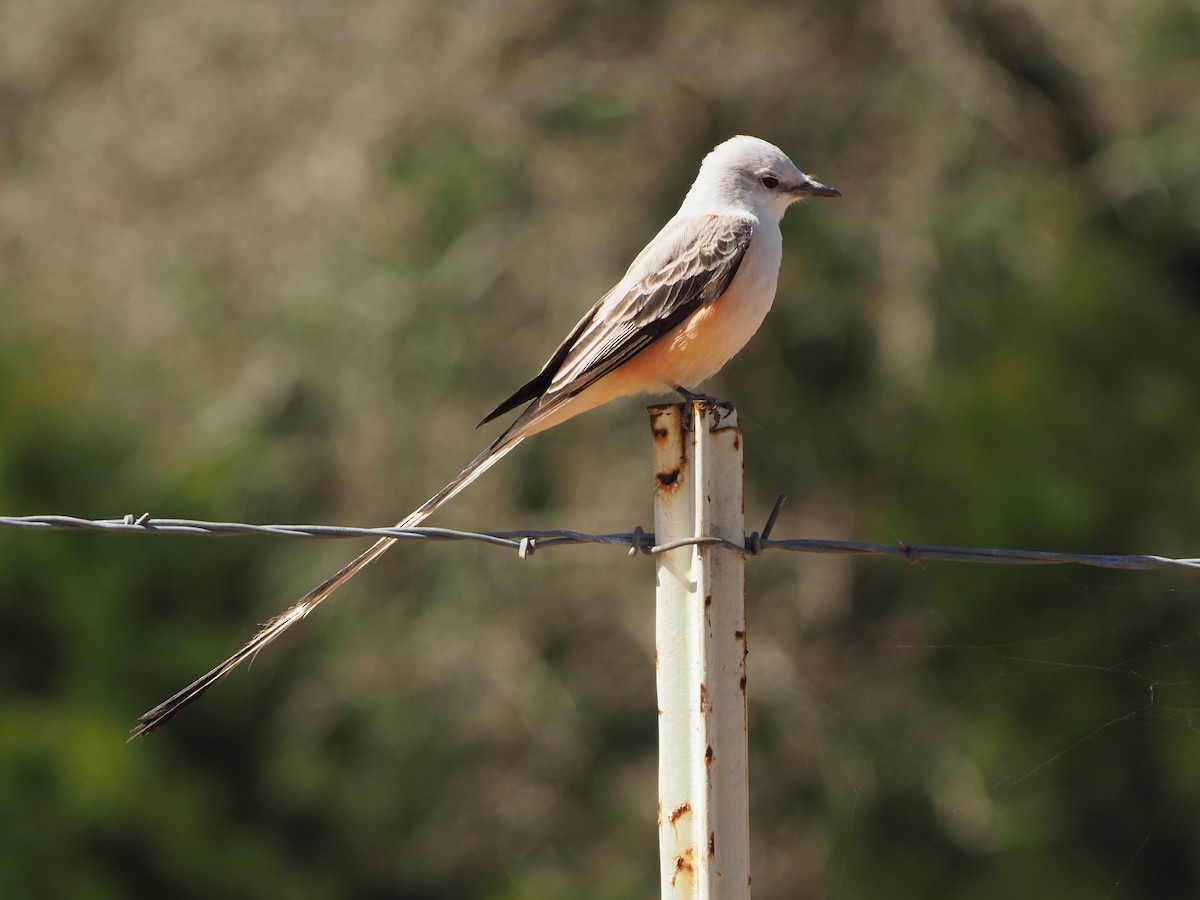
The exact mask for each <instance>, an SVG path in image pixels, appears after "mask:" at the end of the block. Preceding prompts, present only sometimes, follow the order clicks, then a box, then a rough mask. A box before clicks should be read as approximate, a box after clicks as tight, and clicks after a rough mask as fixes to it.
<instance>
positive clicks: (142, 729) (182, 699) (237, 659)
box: [129, 419, 526, 741]
mask: <svg viewBox="0 0 1200 900" xmlns="http://www.w3.org/2000/svg"><path fill="white" fill-rule="evenodd" d="M518 424H521V420H520V419H518V421H517V422H516V423H514V427H512V428H509V429H508V431H506V432H505V433H504V434H502V435H501V436H500V437H499V438H498V439H497V440H496V442H495V443H493V444H492V445H491V446H490V447H488V448H487V449H486V450H484V451H483V452H482V453H480V454H479V455H478V456H477V457H475V459H474V460H472V461H471V464H470V465H469V466H467V467H466V468H465V469H463V470H462V472H460V473H459V474H458V477H457V478H455V479H454V480H453V481H451V482H450V483H449V484H448V485H446V486H445V487H444V488H442V489H441V490H440V491H438V492H437V493H436V494H434V495H433V496H432V497H430V498H429V499H428V500H427V501H425V503H424V504H423V505H422V506H420V507H418V508H417V509H415V510H413V511H412V512H411V513H409V514H408V515H407V516H405V517H404V518H403V519H401V520H400V521H399V522H397V523H396V527H397V528H415V527H416V526H417V525H419V524H420V523H421V522H423V521H424V520H425V519H426V518H428V517H429V516H430V515H431V514H432V513H433V512H434V510H436V509H437V508H438V507H439V506H441V505H442V504H443V503H445V502H446V501H447V500H449V499H450V498H451V497H453V496H454V495H455V494H457V493H458V492H459V491H461V490H462V489H463V488H465V487H466V486H467V485H469V484H470V483H471V482H472V481H474V480H475V479H476V478H478V477H479V476H480V475H482V474H483V473H484V472H486V471H487V470H488V469H490V468H491V467H492V466H493V465H494V464H495V463H497V462H498V461H499V460H500V459H501V457H503V456H504V455H505V454H506V453H508V452H509V451H510V450H512V449H513V448H514V447H516V446H517V444H519V443H521V441H522V439H523V438H524V437H525V436H526V435H525V434H522V433H520V432H518V429H517V428H516V425H518ZM396 540H397V539H396V538H390V537H385V538H380V539H379V540H378V541H376V542H375V543H374V544H373V545H372V546H371V548H370V549H369V550H367V551H365V552H364V553H362V554H361V555H360V556H358V557H357V558H355V559H354V560H353V561H352V562H350V563H349V564H347V565H346V566H344V567H343V568H341V569H340V570H338V571H337V572H335V573H334V574H333V575H331V576H329V578H327V579H325V580H324V581H323V582H321V583H320V584H319V585H317V586H316V587H315V588H313V589H312V590H311V591H309V592H308V593H307V594H305V595H304V596H303V597H301V598H300V599H299V600H298V601H296V603H295V604H294V605H292V606H291V608H289V609H287V610H285V611H284V612H282V613H280V614H279V615H277V616H276V617H275V618H273V619H271V620H270V621H269V622H267V623H266V624H265V625H263V627H262V628H261V629H260V630H259V632H258V634H256V635H255V636H254V637H253V638H251V639H250V642H249V643H248V644H246V646H244V647H243V648H242V649H241V650H239V651H238V652H237V653H235V654H233V656H231V657H229V659H227V660H225V662H223V663H221V664H220V665H219V666H217V667H216V668H214V669H213V670H212V671H210V672H208V673H207V674H205V675H201V676H200V677H199V678H197V679H196V680H195V681H193V682H192V683H191V684H189V685H188V686H187V687H185V688H184V689H183V690H181V691H179V692H178V693H177V694H174V695H173V696H171V697H168V698H167V699H166V700H164V701H163V702H162V703H160V704H158V706H156V707H154V709H151V710H149V711H148V712H145V713H143V714H142V715H140V716H139V717H138V724H137V726H136V727H134V729H133V730H132V731H131V732H130V734H129V740H131V741H132V740H133V739H134V738H140V737H142V736H143V735H146V734H149V733H150V732H151V731H153V730H154V729H156V728H158V727H160V726H161V725H163V724H165V723H166V722H167V721H168V720H170V719H171V717H172V716H174V715H175V714H176V713H177V712H179V711H180V710H181V709H183V708H184V707H185V706H187V705H188V704H190V703H194V702H195V701H196V700H199V699H200V698H201V697H202V696H203V695H204V692H205V691H207V690H208V689H209V688H210V687H212V686H213V685H214V684H216V683H217V682H218V681H220V680H221V679H222V678H224V677H225V676H226V675H228V674H229V673H230V672H232V671H233V670H234V669H236V668H237V667H238V666H239V665H240V664H241V663H242V662H244V661H245V660H246V659H247V658H249V657H251V656H254V654H256V653H258V651H259V650H261V649H262V648H263V647H265V646H267V644H269V643H271V641H273V640H275V638H277V637H279V636H280V635H281V634H283V633H284V632H285V631H287V630H288V629H289V628H290V627H291V626H292V625H294V624H295V623H296V622H299V621H300V620H301V619H303V618H304V617H305V616H307V615H308V614H309V613H310V612H312V611H313V610H314V609H316V608H317V607H318V606H320V604H321V601H322V600H324V599H325V598H326V597H328V596H329V595H330V594H332V593H333V592H334V591H336V590H337V589H338V588H339V587H341V586H342V585H343V584H345V583H346V582H347V581H349V580H350V579H351V578H353V577H354V576H355V575H357V574H358V573H359V572H361V571H362V570H363V569H365V568H366V567H367V566H369V565H370V564H371V563H372V562H374V561H375V560H376V559H378V558H379V557H380V556H382V555H383V554H384V553H385V552H387V550H388V549H389V548H390V547H391V546H392V544H394V543H396Z"/></svg>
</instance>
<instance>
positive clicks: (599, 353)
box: [129, 135, 841, 740]
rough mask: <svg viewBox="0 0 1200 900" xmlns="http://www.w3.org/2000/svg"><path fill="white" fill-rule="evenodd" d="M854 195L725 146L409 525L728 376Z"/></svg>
mask: <svg viewBox="0 0 1200 900" xmlns="http://www.w3.org/2000/svg"><path fill="white" fill-rule="evenodd" d="M840 196H841V193H840V192H839V191H838V190H836V189H835V188H832V187H829V186H827V185H824V184H822V183H821V182H819V181H817V180H816V179H815V178H813V177H811V176H809V175H806V174H804V173H803V172H801V171H800V170H799V169H798V168H797V167H796V165H795V164H794V163H793V162H792V161H791V160H790V159H789V158H788V157H787V155H786V154H785V153H784V152H783V151H782V150H780V149H779V148H778V147H776V146H775V145H774V144H771V143H769V142H768V141H765V140H762V139H760V138H756V137H750V136H747V135H737V136H735V137H732V138H730V139H728V140H726V141H724V142H723V143H721V144H718V145H717V146H716V147H715V148H713V149H712V150H711V151H710V152H709V153H708V154H707V155H706V156H705V157H704V159H703V161H702V162H701V164H700V170H699V172H698V173H697V175H696V180H695V181H694V182H693V184H692V186H691V188H690V189H689V190H688V192H687V194H686V195H685V196H684V198H683V202H682V204H681V205H680V207H679V211H678V212H676V213H675V215H674V216H672V218H671V219H670V221H668V222H667V224H666V225H664V226H663V228H662V230H660V231H659V232H658V234H657V235H656V236H655V237H654V238H653V239H652V240H651V241H650V243H648V244H647V245H646V247H645V248H644V249H643V250H642V251H641V252H640V253H639V254H638V255H637V257H636V258H635V259H634V260H633V262H632V263H631V264H630V266H629V268H628V270H627V271H626V272H625V274H624V276H623V277H622V278H621V280H620V281H618V282H617V283H616V285H614V286H613V288H612V289H611V290H609V291H608V293H606V294H605V295H604V296H602V297H601V298H600V299H599V300H597V301H596V302H595V304H594V305H593V306H592V307H591V309H589V310H588V311H587V312H586V313H585V314H584V316H583V318H581V319H580V320H579V322H578V323H577V324H576V325H575V327H574V328H572V329H571V331H570V332H569V333H568V334H567V336H566V338H564V339H563V341H562V343H560V344H559V345H558V347H557V348H556V349H555V350H554V352H553V353H551V354H550V357H549V359H547V361H546V363H545V365H543V366H542V368H541V370H540V371H539V372H538V373H537V374H536V375H534V376H533V378H531V379H530V380H529V381H527V382H525V384H523V385H521V386H520V387H519V388H517V389H516V391H514V392H513V393H512V394H511V395H510V396H509V397H508V398H507V399H505V400H504V401H502V402H501V403H500V404H498V405H497V406H496V408H495V409H493V410H492V411H491V412H490V413H488V414H487V415H486V416H484V418H483V420H482V421H481V422H480V423H479V424H480V425H483V424H485V423H487V422H490V421H492V420H493V419H495V418H496V417H498V416H501V415H503V414H504V413H507V412H510V411H511V410H514V409H516V408H517V407H519V406H522V405H523V404H525V408H524V410H523V411H522V412H521V413H520V414H519V415H518V416H517V417H516V419H515V420H514V421H513V422H512V424H511V425H509V426H508V428H506V429H505V430H504V431H503V432H502V433H501V434H500V436H499V437H498V438H496V439H495V440H494V441H493V442H492V443H491V444H490V445H488V447H487V448H485V449H484V450H483V452H482V453H480V454H479V455H478V456H477V457H475V459H474V460H472V461H471V463H470V464H468V465H467V467H466V468H465V469H463V470H462V472H460V473H459V474H458V476H457V477H455V478H454V479H453V480H452V481H450V483H449V484H447V485H446V486H445V487H443V488H442V489H441V490H440V491H438V492H437V493H436V494H434V495H433V496H432V497H431V498H430V499H429V500H427V501H426V502H425V503H423V504H422V505H421V506H419V507H418V508H417V509H415V510H413V511H412V512H411V513H409V514H408V515H407V516H405V517H404V518H403V519H401V520H400V521H399V522H398V523H397V524H396V527H397V528H411V527H415V526H417V525H418V524H419V523H421V522H423V521H424V520H425V519H426V518H427V517H429V516H430V515H432V514H433V513H434V511H436V510H437V509H438V508H439V507H440V506H441V505H442V504H443V503H445V502H446V501H448V500H450V499H451V498H452V497H454V496H455V495H456V494H458V493H459V492H460V491H461V490H463V488H465V487H467V485H469V484H471V482H473V481H474V480H475V479H477V478H478V477H479V476H481V475H482V474H483V473H484V472H486V471H487V470H488V469H490V468H491V467H492V466H493V465H495V464H496V463H497V462H498V461H499V460H500V459H501V458H502V457H504V456H505V455H506V454H507V453H509V452H510V451H512V450H513V449H514V448H515V447H516V446H517V445H518V444H520V443H521V442H522V441H524V440H525V439H526V438H528V437H530V436H532V435H534V434H537V433H538V432H541V431H545V430H546V429H547V428H551V427H553V426H555V425H558V424H560V423H562V422H565V421H566V420H567V419H570V418H573V417H575V416H577V415H579V414H580V413H583V412H586V411H588V410H590V409H594V408H595V407H597V406H600V405H601V404H603V403H607V402H608V401H610V400H613V399H615V398H617V397H623V396H628V395H631V394H646V393H658V394H661V393H670V392H677V393H679V394H680V395H682V396H683V397H684V398H685V399H689V400H690V399H696V398H703V396H704V395H701V394H696V393H694V392H693V390H692V389H693V388H694V387H695V386H697V385H699V384H701V383H702V382H704V381H705V380H706V379H708V378H709V377H711V376H712V375H714V374H716V372H718V371H719V370H720V369H721V368H722V367H723V366H724V365H725V363H727V362H728V361H729V360H730V359H731V358H732V357H733V355H734V354H735V353H737V352H738V351H739V350H741V349H742V347H744V346H745V345H746V343H747V342H748V341H749V340H750V338H751V337H752V336H753V335H754V333H755V332H756V331H757V330H758V328H759V326H760V325H761V324H762V322H763V319H764V317H765V316H766V314H767V312H768V310H769V309H770V308H771V304H772V303H773V301H774V299H775V289H776V284H777V281H778V277H779V267H780V262H781V259H782V252H783V236H782V233H781V232H780V230H779V223H780V221H781V220H782V219H783V216H784V213H786V212H787V210H788V208H789V207H790V206H791V205H792V204H793V203H796V202H797V201H801V200H806V199H808V198H817V197H840ZM395 542H396V539H395V538H391V537H385V538H381V539H380V540H379V541H377V542H376V543H375V544H374V545H373V546H371V547H370V548H369V549H368V550H366V551H365V552H363V553H362V554H360V555H359V556H358V557H356V558H355V559H354V560H353V561H351V562H350V563H349V564H347V565H346V566H344V567H343V568H341V569H340V570H338V571H337V572H335V573H334V574H333V575H331V576H330V577H329V578H327V579H326V580H325V581H323V582H321V584H319V585H317V586H316V587H315V588H313V589H312V590H311V591H309V592H308V593H307V594H305V595H304V596H303V597H302V598H300V600H298V601H297V602H296V603H295V604H293V605H292V606H291V607H289V608H288V609H287V610H285V611H284V612H282V613H280V614H279V615H277V616H275V617H274V618H273V619H271V620H269V621H268V622H266V623H265V624H264V625H263V626H262V628H261V629H260V630H259V632H258V633H257V634H256V635H255V636H254V637H253V638H251V640H250V641H249V642H248V643H247V644H246V645H245V646H244V647H242V649H240V650H238V651H237V652H236V653H235V654H233V655H232V656H231V657H229V658H228V659H227V660H225V661H224V662H222V663H221V664H220V665H218V666H216V667H215V668H213V669H212V670H211V671H209V672H207V673H206V674H204V675H202V676H201V677H200V678H198V679H196V680H195V681H194V682H192V683H191V684H189V685H188V686H187V687H185V688H183V689H182V690H181V691H179V692H178V693H176V694H174V695H173V696H171V697H169V698H168V699H166V700H164V701H163V702H162V703H160V704H159V705H158V706H155V707H154V708H153V709H151V710H149V711H148V712H146V713H144V714H142V715H141V716H140V717H139V718H138V722H137V725H136V726H135V727H134V728H133V729H132V731H131V732H130V738H129V739H130V740H134V739H135V738H139V737H142V736H144V735H146V734H149V733H150V732H152V731H154V730H155V729H157V728H159V727H161V726H162V725H163V724H165V723H166V722H167V721H168V720H170V719H171V718H172V717H174V716H175V715H176V714H177V713H178V712H179V711H180V710H181V709H183V708H184V707H186V706H188V705H189V704H191V703H193V702H195V701H196V700H198V699H199V698H200V697H201V696H202V695H203V694H204V693H205V692H206V691H207V690H208V689H209V688H210V687H212V686H213V685H214V684H216V683H217V682H218V681H220V680H221V679H222V678H223V677H224V676H225V675H227V674H229V672H231V671H232V670H233V669H235V668H236V667H237V666H238V665H239V664H240V663H242V662H244V661H245V660H246V659H248V658H250V657H252V656H254V655H255V654H257V653H258V652H259V651H260V650H262V649H263V648H264V647H266V646H267V645H268V644H270V643H271V642H272V641H274V640H275V639H276V638H277V637H279V636H280V635H281V634H283V632H285V631H286V630H287V629H288V628H290V627H291V626H292V625H294V624H295V623H297V622H299V621H300V620H301V619H303V618H305V617H306V616H308V614H309V613H311V612H312V611H313V610H314V609H316V608H317V606H319V605H320V604H321V603H322V602H323V601H324V600H325V599H326V598H328V597H329V596H330V595H331V594H332V593H333V592H334V591H335V590H337V589H338V588H339V587H341V586H342V585H343V584H345V583H346V582H347V581H349V580H350V579H351V578H353V577H354V576H355V575H357V574H358V573H359V572H361V571H362V570H363V569H364V568H366V566H368V565H369V564H370V563H372V562H373V561H374V560H376V559H377V558H379V557H380V556H381V555H382V554H383V553H385V552H386V551H387V550H388V549H389V548H390V547H391V546H392V544H394V543H395Z"/></svg>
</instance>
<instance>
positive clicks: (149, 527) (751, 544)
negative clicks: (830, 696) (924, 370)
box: [0, 497, 1200, 571]
mask: <svg viewBox="0 0 1200 900" xmlns="http://www.w3.org/2000/svg"><path fill="white" fill-rule="evenodd" d="M781 505H782V497H781V498H780V499H779V500H778V501H777V502H776V504H775V507H774V509H773V510H772V511H771V516H770V518H769V519H768V520H767V523H766V525H764V526H763V530H762V532H761V533H759V532H753V533H752V534H750V535H748V536H747V537H746V538H745V540H744V542H743V543H742V544H741V545H738V544H736V543H734V542H732V541H726V540H723V539H721V538H716V537H706V536H703V535H699V536H696V537H690V538H684V539H682V540H678V541H671V542H670V543H665V544H656V543H655V541H654V535H653V533H651V532H647V531H644V530H643V529H642V528H641V527H640V526H639V527H637V528H634V529H633V531H631V532H628V533H623V534H589V533H587V532H583V531H570V530H565V529H556V530H551V531H538V530H523V531H484V532H479V531H460V530H458V529H453V528H429V527H420V528H358V527H354V526H346V525H249V524H245V523H241V522H207V521H202V520H198V519H159V518H153V517H151V516H150V514H149V513H145V514H143V515H141V516H134V515H126V516H124V517H123V518H120V519H83V518H79V517H76V516H61V515H50V516H0V528H19V529H25V530H32V531H106V532H110V533H118V534H160V535H161V534H173V535H193V536H205V537H230V536H235V535H270V536H272V537H288V538H304V539H309V540H313V539H337V538H341V539H349V538H382V537H389V538H396V539H397V540H414V541H475V542H478V543H483V544H490V545H493V546H499V547H505V548H508V549H513V550H516V551H517V552H518V554H519V555H520V556H521V558H522V559H525V558H527V557H529V556H532V555H533V553H534V551H535V550H543V549H546V548H548V547H561V546H567V545H574V546H578V545H583V544H608V545H611V546H618V547H626V548H628V550H629V555H630V556H634V555H637V554H639V553H642V554H648V555H655V554H659V553H665V552H667V551H668V550H674V549H677V548H679V547H686V546H691V545H715V546H723V547H727V548H729V549H732V550H736V551H737V552H740V553H745V554H747V555H749V556H758V555H760V554H761V553H763V552H764V551H766V550H783V551H788V552H792V553H837V554H852V555H859V556H886V557H892V558H896V559H903V560H905V561H906V562H909V563H912V564H916V565H921V564H924V563H928V562H960V563H988V564H992V565H1013V566H1047V565H1079V566H1091V567H1096V568H1103V569H1130V570H1147V569H1192V570H1197V571H1200V558H1194V559H1175V558H1172V557H1166V556H1153V555H1134V556H1122V555H1114V554H1081V553H1056V552H1052V551H1044V550H998V549H988V548H981V547H952V546H942V545H919V544H908V543H905V542H904V541H901V542H899V543H897V544H895V545H886V544H871V543H864V542H860V541H839V540H818V539H809V538H790V539H783V540H772V539H771V538H770V533H771V529H772V528H773V526H774V524H775V519H776V517H777V515H778V513H779V508H780V506H781Z"/></svg>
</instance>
